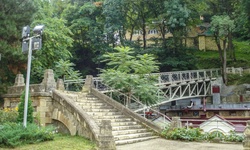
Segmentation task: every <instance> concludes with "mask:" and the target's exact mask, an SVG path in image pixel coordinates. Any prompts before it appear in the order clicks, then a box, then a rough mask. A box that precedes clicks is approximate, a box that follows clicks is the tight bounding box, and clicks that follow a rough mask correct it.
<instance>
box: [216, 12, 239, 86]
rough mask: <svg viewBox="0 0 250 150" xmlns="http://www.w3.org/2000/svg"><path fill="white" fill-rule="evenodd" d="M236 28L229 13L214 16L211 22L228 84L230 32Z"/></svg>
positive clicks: (224, 78)
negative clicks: (227, 69)
mask: <svg viewBox="0 0 250 150" xmlns="http://www.w3.org/2000/svg"><path fill="white" fill-rule="evenodd" d="M234 28H235V24H234V21H233V20H231V19H230V18H229V16H227V15H221V16H213V17H212V22H211V30H212V31H213V34H214V37H215V42H216V45H217V47H218V52H219V57H220V60H221V67H222V78H223V82H224V83H225V84H227V74H226V68H227V50H226V48H227V46H226V44H227V42H228V38H229V33H230V32H232V31H233V29H234Z"/></svg>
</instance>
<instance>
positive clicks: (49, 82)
mask: <svg viewBox="0 0 250 150" xmlns="http://www.w3.org/2000/svg"><path fill="white" fill-rule="evenodd" d="M42 84H44V86H45V92H49V91H51V90H53V89H55V88H56V81H55V79H54V73H53V70H52V69H47V70H45V72H44V77H43V82H42Z"/></svg>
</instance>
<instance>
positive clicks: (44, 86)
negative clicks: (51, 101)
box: [4, 69, 61, 97]
mask: <svg viewBox="0 0 250 150" xmlns="http://www.w3.org/2000/svg"><path fill="white" fill-rule="evenodd" d="M59 81H61V80H58V82H59ZM56 86H57V84H56V82H55V79H54V73H53V70H51V69H47V70H45V73H44V78H43V81H42V82H41V83H40V84H31V85H29V91H30V95H31V96H32V95H34V94H35V95H37V94H39V93H48V92H50V91H51V90H52V89H55V88H56ZM24 90H25V83H24V77H23V75H22V74H17V75H16V78H15V83H14V85H13V86H11V87H8V91H7V94H5V95H4V97H9V96H12V97H13V96H17V97H19V96H20V95H21V94H22V92H23V91H24Z"/></svg>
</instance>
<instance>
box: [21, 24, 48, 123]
mask: <svg viewBox="0 0 250 150" xmlns="http://www.w3.org/2000/svg"><path fill="white" fill-rule="evenodd" d="M43 28H44V25H38V26H36V27H35V28H34V29H33V32H34V34H35V35H34V36H32V37H30V28H29V26H25V27H23V31H22V39H23V41H22V51H23V52H26V51H28V63H27V75H26V84H25V100H24V115H23V126H24V127H25V128H26V127H27V114H28V98H29V85H30V70H31V58H32V50H38V49H41V47H42V38H41V35H42V32H43ZM27 48H28V49H27Z"/></svg>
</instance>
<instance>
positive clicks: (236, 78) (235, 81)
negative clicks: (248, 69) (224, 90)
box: [228, 73, 250, 85]
mask: <svg viewBox="0 0 250 150" xmlns="http://www.w3.org/2000/svg"><path fill="white" fill-rule="evenodd" d="M228 84H229V85H240V84H250V74H249V73H244V74H243V75H242V76H240V75H239V74H228Z"/></svg>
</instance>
